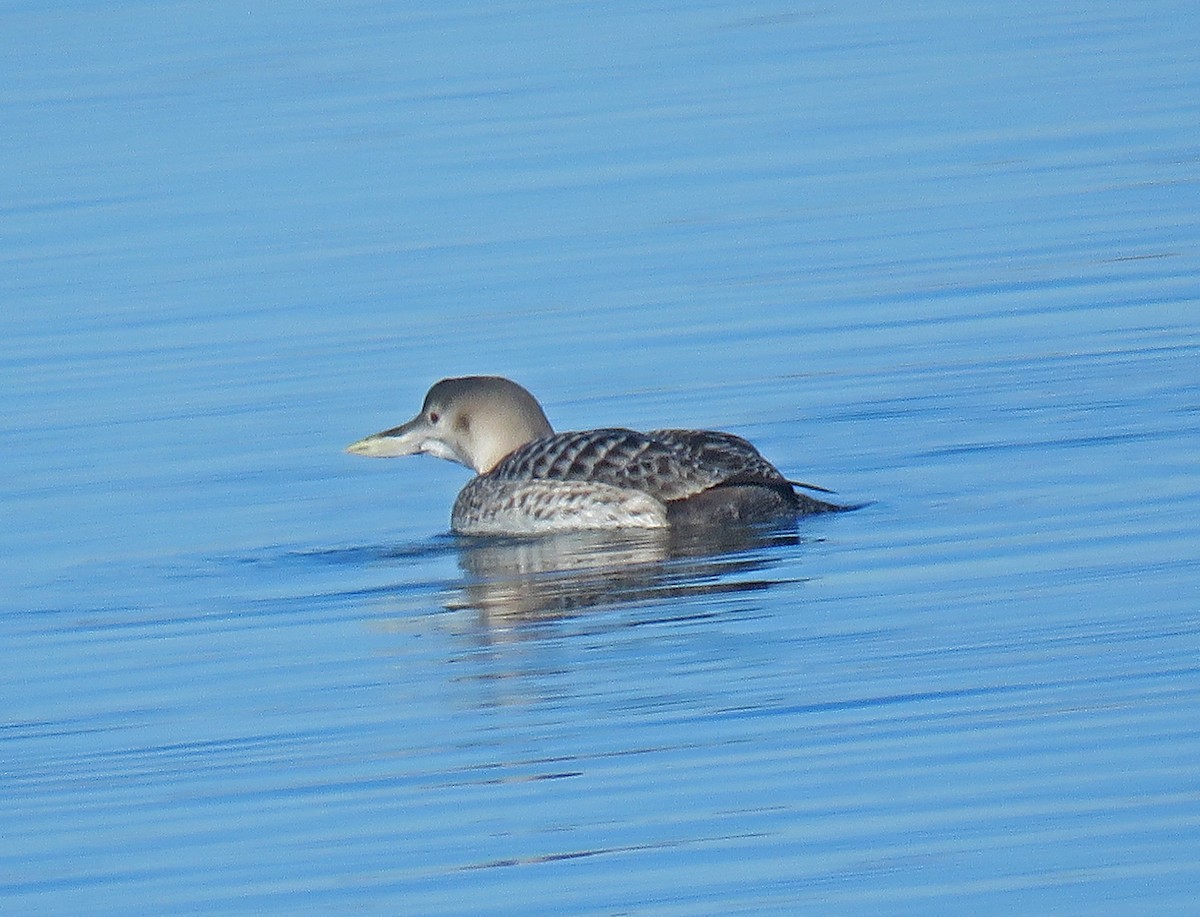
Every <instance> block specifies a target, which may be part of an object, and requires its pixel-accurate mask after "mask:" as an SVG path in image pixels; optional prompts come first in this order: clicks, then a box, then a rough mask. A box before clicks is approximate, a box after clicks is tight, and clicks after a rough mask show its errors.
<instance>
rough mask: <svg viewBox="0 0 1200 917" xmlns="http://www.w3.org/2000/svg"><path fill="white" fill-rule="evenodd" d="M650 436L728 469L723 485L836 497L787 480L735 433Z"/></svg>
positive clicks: (681, 432)
mask: <svg viewBox="0 0 1200 917" xmlns="http://www.w3.org/2000/svg"><path fill="white" fill-rule="evenodd" d="M649 435H650V436H654V437H658V438H660V439H663V440H670V441H672V442H676V443H678V444H679V445H680V446H682V447H683V448H684V449H686V450H687V451H688V454H689V455H691V456H692V457H693V458H694V459H695V461H697V462H708V463H711V464H714V465H717V466H718V467H720V468H724V469H726V470H727V471H728V472H729V477H728V478H726V480H725V481H724V482H723V483H726V484H765V485H773V484H789V485H791V486H792V487H803V488H804V489H805V490H816V491H820V492H821V493H823V494H831V493H833V491H832V490H829V489H828V488H825V487H818V486H817V485H816V484H805V483H804V482H803V481H791V480H788V479H787V478H785V477H784V476H783V475H782V474H781V473H780V471H779V469H778V468H776V467H775V466H774V465H772V464H771V463H770V462H768V461H767V460H766V459H765V458H763V457H762V454H761V453H760V452H759V451H758V450H757V449H756V448H754V446H753V445H752V444H751V443H750V442H748V441H747V440H744V439H742V438H741V437H740V436H735V435H734V434H732V433H721V432H719V431H715V430H651V431H650V433H649Z"/></svg>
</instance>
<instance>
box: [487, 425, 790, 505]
mask: <svg viewBox="0 0 1200 917" xmlns="http://www.w3.org/2000/svg"><path fill="white" fill-rule="evenodd" d="M489 475H490V476H492V477H495V478H497V479H501V480H531V479H544V480H558V481H597V482H599V483H602V484H611V485H613V486H615V487H625V488H632V489H635V490H640V491H643V492H644V493H647V494H649V495H650V496H652V497H654V498H655V499H657V500H661V501H662V502H664V503H669V502H672V501H675V500H684V499H687V498H688V497H694V496H696V495H697V494H700V493H703V492H704V491H706V490H710V489H712V488H714V487H718V486H720V485H722V484H759V485H765V486H767V487H770V488H773V489H783V488H786V489H787V490H788V492H789V493H790V492H791V485H790V484H789V482H788V481H787V479H786V478H784V476H783V475H781V474H780V473H779V471H778V470H777V469H776V468H775V466H774V465H772V464H771V463H770V462H768V461H767V460H766V459H764V458H763V457H762V456H761V455H760V454H759V453H758V450H757V449H755V448H754V447H753V446H752V445H750V443H748V442H746V440H744V439H742V438H741V437H740V436H734V435H733V434H731V433H716V432H711V431H707V430H653V431H651V432H650V433H638V432H637V431H635V430H622V429H603V430H586V431H582V432H578V433H556V434H555V435H553V436H547V437H544V438H542V439H539V440H534V441H533V442H531V443H527V444H526V445H524V446H522V447H521V448H520V449H517V450H516V451H514V452H513V453H512V454H511V455H509V456H508V457H507V458H505V459H504V460H503V461H502V462H501V463H500V464H499V465H497V466H496V467H495V468H494V469H493V470H492V471H491V472H490V473H489Z"/></svg>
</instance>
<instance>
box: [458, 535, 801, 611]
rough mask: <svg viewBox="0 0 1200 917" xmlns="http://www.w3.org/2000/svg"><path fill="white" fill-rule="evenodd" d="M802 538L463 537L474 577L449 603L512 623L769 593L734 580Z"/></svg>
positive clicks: (464, 560)
mask: <svg viewBox="0 0 1200 917" xmlns="http://www.w3.org/2000/svg"><path fill="white" fill-rule="evenodd" d="M800 540H801V538H800V536H799V534H798V533H797V531H796V530H795V529H794V528H791V529H788V530H783V531H780V530H778V529H775V530H762V529H754V528H749V527H747V528H740V529H739V528H729V529H721V530H717V531H714V530H712V529H707V528H706V529H695V530H689V529H680V528H672V529H653V530H644V531H623V532H571V533H564V534H560V535H550V536H546V537H541V538H495V537H486V538H470V537H462V538H460V539H459V545H460V551H459V566H460V567H461V569H462V571H463V573H464V574H465V578H464V581H463V582H462V584H461V585H459V586H458V587H456V589H455V591H454V593H453V594H452V595H451V597H450V600H449V601H448V602H447V603H446V604H447V607H448V608H450V609H454V610H464V609H473V610H475V611H477V612H478V613H479V614H480V616H481V618H482V619H483V620H484V621H485V622H490V623H494V624H508V625H511V624H515V623H519V622H523V621H537V620H547V619H553V618H556V617H562V616H567V615H572V614H577V613H579V612H581V611H584V610H587V609H592V608H597V607H602V606H609V605H615V604H627V603H631V602H638V601H643V600H646V599H651V598H653V599H662V598H664V597H679V596H695V595H703V594H711V593H728V592H742V591H750V590H755V589H763V588H766V587H768V586H770V585H772V581H770V580H767V579H761V578H759V579H749V580H748V579H737V580H731V579H730V574H734V573H736V574H743V575H744V574H745V573H747V572H752V571H756V570H765V569H766V568H768V567H769V566H771V563H772V561H771V556H772V552H771V551H769V550H768V549H770V548H773V547H777V546H780V545H786V544H797V543H799V542H800Z"/></svg>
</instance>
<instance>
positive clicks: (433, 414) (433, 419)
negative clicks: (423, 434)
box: [429, 411, 442, 423]
mask: <svg viewBox="0 0 1200 917" xmlns="http://www.w3.org/2000/svg"><path fill="white" fill-rule="evenodd" d="M441 419H442V416H441V415H440V414H439V413H438V412H437V411H430V412H429V422H430V423H437V422H438V421H439V420H441Z"/></svg>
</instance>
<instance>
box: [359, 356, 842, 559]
mask: <svg viewBox="0 0 1200 917" xmlns="http://www.w3.org/2000/svg"><path fill="white" fill-rule="evenodd" d="M346 451H347V452H349V453H353V454H355V455H365V456H372V457H378V458H386V457H392V456H404V455H417V454H427V455H433V456H437V457H438V458H443V459H448V460H449V461H452V462H458V463H460V464H462V465H466V466H467V467H468V468H470V469H472V470H473V471H474V472H475V477H474V478H472V479H471V480H470V481H468V482H467V484H466V486H465V487H463V489H462V491H461V492H460V493H459V495H458V498H457V499H456V500H455V502H454V508H453V510H452V512H451V529H452V530H453V531H454V532H455V533H457V534H460V535H541V534H550V533H558V532H570V531H580V530H592V529H602V530H616V529H661V528H670V527H695V526H728V525H749V524H757V523H765V522H772V521H779V520H782V519H787V518H795V517H798V516H805V515H811V514H815V513H828V512H837V511H840V510H846V509H853V508H854V507H850V506H841V505H838V504H835V503H829V502H826V501H824V500H820V499H817V498H816V497H812V496H809V495H808V494H805V493H800V492H799V489H804V490H811V491H818V492H820V493H825V494H831V493H832V491H829V490H826V489H825V488H823V487H817V486H815V485H812V484H804V483H801V482H798V481H791V480H789V479H788V478H786V477H785V476H784V475H783V474H782V473H781V472H780V471H779V470H778V469H777V468H776V467H775V466H774V465H772V464H771V463H770V462H769V461H767V459H765V458H763V456H762V455H761V454H760V453H759V451H758V450H757V449H756V448H755V447H754V446H753V445H751V444H750V443H749V442H748V441H747V440H745V439H743V438H742V437H740V436H735V435H734V434H732V433H722V432H718V431H713V430H679V429H664V430H650V431H649V432H645V433H642V432H638V431H636V430H628V429H624V428H616V427H606V428H602V429H596V430H581V431H575V432H568V433H555V432H554V428H553V427H552V426H551V425H550V421H549V420H548V419H547V418H546V414H545V411H543V410H542V406H541V405H540V404H538V401H537V399H536V398H535V397H534V396H533V395H532V394H531V393H530V392H529V391H528V390H527V389H525V388H524V387H522V386H520V385H518V384H517V383H516V382H513V381H512V380H510V379H506V378H503V377H500V376H464V377H460V378H452V379H442V380H441V381H439V382H437V383H435V384H434V385H433V387H432V388H430V389H429V392H428V394H426V396H425V401H424V403H423V405H422V407H421V411H420V413H418V414H417V415H416V416H415V417H414V418H413V419H412V420H410V421H408V422H407V423H404V424H401V425H400V426H398V427H392V428H391V429H388V430H383V431H381V432H379V433H374V434H372V435H370V436H367V437H365V438H363V439H360V440H358V441H357V442H354V443H351V444H350V445H349V446H347V447H346Z"/></svg>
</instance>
